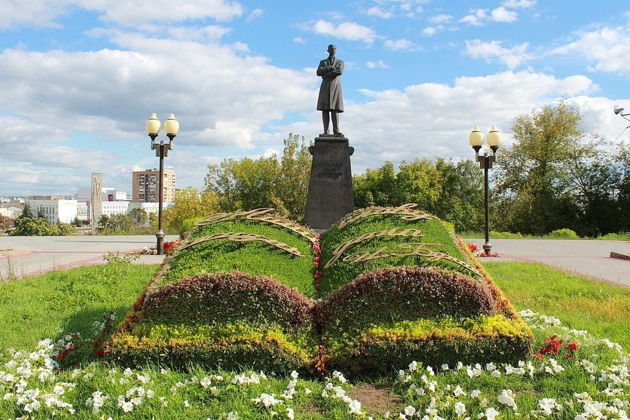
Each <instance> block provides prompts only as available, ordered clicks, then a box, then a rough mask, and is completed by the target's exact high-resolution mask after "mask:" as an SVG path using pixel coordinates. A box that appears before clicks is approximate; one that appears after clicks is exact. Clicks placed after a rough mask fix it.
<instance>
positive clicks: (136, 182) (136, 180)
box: [131, 169, 175, 203]
mask: <svg viewBox="0 0 630 420" xmlns="http://www.w3.org/2000/svg"><path fill="white" fill-rule="evenodd" d="M159 177H160V171H158V170H157V169H147V170H146V171H134V172H133V175H132V177H131V201H133V202H136V203H157V202H158V200H159ZM163 181H164V183H163V185H164V202H165V203H172V202H174V201H175V171H174V170H172V169H165V170H164V180H163Z"/></svg>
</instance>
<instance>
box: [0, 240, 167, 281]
mask: <svg viewBox="0 0 630 420" xmlns="http://www.w3.org/2000/svg"><path fill="white" fill-rule="evenodd" d="M175 239H179V237H178V236H176V235H169V236H167V237H166V238H165V240H166V241H172V240H175ZM150 246H155V236H153V235H134V236H0V280H2V279H6V278H9V277H14V276H15V277H24V276H29V275H33V274H40V273H44V272H46V271H50V270H55V269H67V268H71V267H76V266H79V265H88V264H100V263H102V262H103V255H105V254H107V253H108V252H121V253H126V252H133V251H140V250H142V248H144V247H150ZM161 261H162V257H161V256H158V255H143V256H142V257H141V259H140V260H139V262H140V263H146V264H159V263H160V262H161Z"/></svg>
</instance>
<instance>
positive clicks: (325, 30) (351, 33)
mask: <svg viewBox="0 0 630 420" xmlns="http://www.w3.org/2000/svg"><path fill="white" fill-rule="evenodd" d="M309 29H310V30H312V31H313V32H315V33H316V34H318V35H328V36H332V37H335V38H339V39H346V40H348V41H363V42H365V43H368V44H371V43H372V42H374V39H375V38H376V37H377V35H376V32H374V30H373V29H371V28H368V27H367V26H363V25H359V24H358V23H355V22H342V23H340V24H338V25H336V26H335V24H333V23H331V22H329V21H326V20H321V19H320V20H318V21H317V22H315V23H314V24H313V26H312V27H311V28H309Z"/></svg>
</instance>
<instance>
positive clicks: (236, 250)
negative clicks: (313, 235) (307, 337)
mask: <svg viewBox="0 0 630 420" xmlns="http://www.w3.org/2000/svg"><path fill="white" fill-rule="evenodd" d="M222 232H223V233H224V232H244V233H253V234H258V235H262V236H265V237H267V238H270V239H273V240H276V241H280V242H283V243H285V244H287V245H289V246H291V247H294V248H297V249H298V250H299V251H300V253H301V254H302V255H303V256H302V257H296V256H293V255H290V254H288V253H286V252H284V251H282V250H280V249H275V248H274V247H272V246H270V245H268V244H265V243H262V242H233V241H229V240H216V241H209V242H204V243H201V244H199V245H196V246H193V247H191V248H187V249H184V250H181V251H179V252H177V253H176V254H175V255H174V256H173V259H172V261H171V262H170V268H169V270H168V272H167V273H166V274H165V276H164V278H163V279H162V281H161V282H160V284H161V285H162V284H166V283H172V282H175V281H177V280H179V279H181V278H184V277H187V276H192V275H198V274H202V273H216V272H233V271H241V272H244V273H248V274H254V275H264V276H268V277H271V278H273V279H276V280H278V281H280V282H281V283H282V284H284V285H286V286H289V287H293V288H296V289H297V290H298V291H300V292H301V293H303V294H304V295H306V296H309V297H312V296H314V294H315V292H314V288H313V284H312V280H311V276H310V271H311V267H312V259H311V258H310V257H309V254H310V252H311V251H310V242H308V241H307V240H306V239H304V238H302V237H301V236H299V235H297V234H295V233H292V232H290V231H288V230H284V229H282V228H279V227H276V226H270V225H266V224H262V223H260V222H253V221H231V222H221V223H213V224H210V225H205V226H200V227H197V228H195V229H193V230H192V231H191V233H190V235H189V239H190V240H194V239H196V238H201V237H203V236H209V235H212V234H215V233H222Z"/></svg>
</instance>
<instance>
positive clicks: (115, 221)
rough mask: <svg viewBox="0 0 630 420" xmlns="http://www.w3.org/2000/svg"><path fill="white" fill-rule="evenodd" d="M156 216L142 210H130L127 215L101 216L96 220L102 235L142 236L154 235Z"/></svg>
mask: <svg viewBox="0 0 630 420" xmlns="http://www.w3.org/2000/svg"><path fill="white" fill-rule="evenodd" d="M156 225H157V219H156V216H155V215H154V214H153V213H151V214H148V213H147V212H146V210H144V209H132V210H131V212H129V214H112V215H111V216H107V215H105V214H104V215H102V216H101V218H100V219H99V220H98V229H99V232H100V233H101V234H103V235H142V234H149V233H155V226H156Z"/></svg>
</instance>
